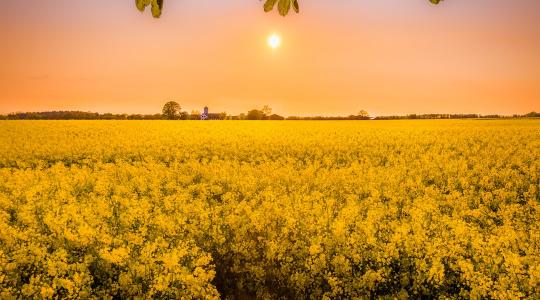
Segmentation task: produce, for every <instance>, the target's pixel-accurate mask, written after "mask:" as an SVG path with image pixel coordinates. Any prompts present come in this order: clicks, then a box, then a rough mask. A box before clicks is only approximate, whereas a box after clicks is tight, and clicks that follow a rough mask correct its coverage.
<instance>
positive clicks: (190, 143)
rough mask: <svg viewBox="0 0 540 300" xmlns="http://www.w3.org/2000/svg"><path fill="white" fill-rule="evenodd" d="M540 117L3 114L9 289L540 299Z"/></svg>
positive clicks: (87, 294) (88, 294)
mask: <svg viewBox="0 0 540 300" xmlns="http://www.w3.org/2000/svg"><path fill="white" fill-rule="evenodd" d="M539 129H540V122H538V121H537V120H502V121H496V120H493V121H491V120H490V121H429V120H426V121H421V122H420V121H399V122H393V121H388V122H362V123H358V122H331V121H330V122H251V121H246V122H220V123H208V122H175V123H171V122H165V121H155V122H142V121H141V122H139V121H134V122H115V123H111V122H94V121H67V122H48V121H41V122H34V121H28V122H24V123H23V122H4V123H2V124H1V126H0V298H2V299H5V298H12V297H15V298H35V297H43V298H58V297H60V298H111V297H112V298H137V297H146V298H207V299H212V298H218V297H220V296H221V297H226V298H227V297H228V298H291V299H308V298H355V297H358V298H376V297H391V298H396V297H397V298H423V297H425V298H476V299H480V298H497V299H512V298H516V299H517V298H531V299H534V298H538V297H540V267H539V266H540V189H539V185H540V152H539V151H538V149H539V148H540V130H539Z"/></svg>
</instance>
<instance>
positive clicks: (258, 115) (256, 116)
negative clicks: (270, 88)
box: [247, 109, 264, 120]
mask: <svg viewBox="0 0 540 300" xmlns="http://www.w3.org/2000/svg"><path fill="white" fill-rule="evenodd" d="M247 119H248V120H264V113H263V112H262V111H261V110H258V109H252V110H250V111H248V113H247Z"/></svg>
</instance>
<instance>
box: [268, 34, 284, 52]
mask: <svg viewBox="0 0 540 300" xmlns="http://www.w3.org/2000/svg"><path fill="white" fill-rule="evenodd" d="M268 46H270V48H272V49H276V48H279V46H281V37H280V36H279V35H277V34H275V33H274V34H272V35H271V36H269V37H268Z"/></svg>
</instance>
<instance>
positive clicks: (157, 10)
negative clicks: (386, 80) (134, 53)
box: [135, 0, 443, 18]
mask: <svg viewBox="0 0 540 300" xmlns="http://www.w3.org/2000/svg"><path fill="white" fill-rule="evenodd" d="M163 1H164V0H135V5H136V6H137V8H138V9H139V10H140V11H141V12H144V10H145V9H146V7H147V6H150V7H151V9H152V15H153V16H154V18H159V17H160V16H161V12H162V10H163ZM260 1H262V0H260ZM441 1H443V0H429V2H431V3H433V4H439V3H440V2H441ZM276 6H277V10H278V12H279V14H280V15H282V16H286V15H287V14H289V12H290V11H291V8H292V9H293V10H294V11H295V12H296V13H299V12H300V4H298V0H264V11H265V12H270V11H272V10H274V8H275V7H276Z"/></svg>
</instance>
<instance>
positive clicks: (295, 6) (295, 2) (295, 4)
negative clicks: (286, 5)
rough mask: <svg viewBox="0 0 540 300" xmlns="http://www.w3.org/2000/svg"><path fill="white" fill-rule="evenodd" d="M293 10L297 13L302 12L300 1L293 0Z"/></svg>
mask: <svg viewBox="0 0 540 300" xmlns="http://www.w3.org/2000/svg"><path fill="white" fill-rule="evenodd" d="M293 8H294V11H295V12H296V13H299V12H300V5H299V4H298V0H293Z"/></svg>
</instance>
